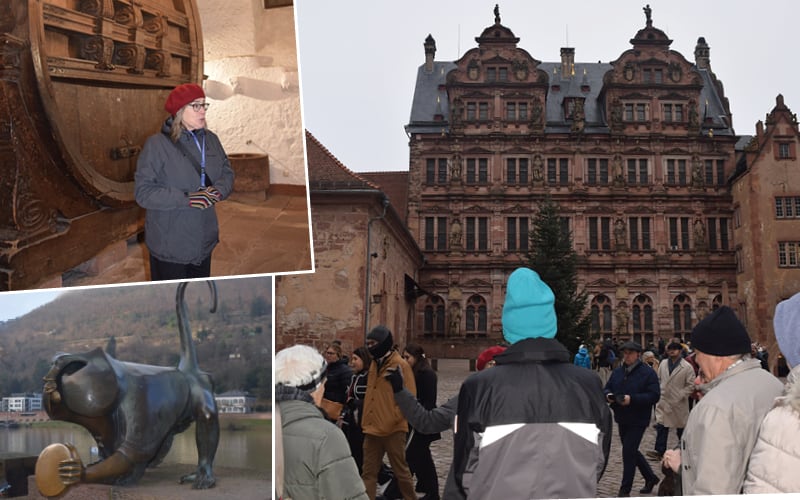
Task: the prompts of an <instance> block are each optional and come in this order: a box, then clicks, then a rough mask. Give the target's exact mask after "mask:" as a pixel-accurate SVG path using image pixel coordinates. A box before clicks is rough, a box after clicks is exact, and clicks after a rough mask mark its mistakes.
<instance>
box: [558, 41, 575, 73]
mask: <svg viewBox="0 0 800 500" xmlns="http://www.w3.org/2000/svg"><path fill="white" fill-rule="evenodd" d="M574 75H575V49H574V48H572V47H561V78H571V77H572V76H574Z"/></svg>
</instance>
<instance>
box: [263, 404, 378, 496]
mask: <svg viewBox="0 0 800 500" xmlns="http://www.w3.org/2000/svg"><path fill="white" fill-rule="evenodd" d="M278 405H279V407H280V412H281V424H282V425H281V426H282V430H283V433H282V441H283V491H284V497H285V498H291V499H292V500H317V499H319V500H324V499H329V500H330V499H335V500H350V499H357V500H366V499H367V498H368V497H367V493H366V491H365V490H364V483H363V482H362V481H361V477H360V476H359V475H358V468H357V467H356V462H355V460H353V457H352V455H350V446H349V445H348V444H347V439H345V437H344V433H342V431H341V430H339V428H338V427H336V426H335V425H334V424H332V423H331V422H328V421H327V420H325V419H324V418H323V417H322V412H321V411H320V409H319V408H317V407H315V406H314V405H313V404H311V403H307V402H305V401H281V402H279V403H278Z"/></svg>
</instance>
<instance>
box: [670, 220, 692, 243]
mask: <svg viewBox="0 0 800 500" xmlns="http://www.w3.org/2000/svg"><path fill="white" fill-rule="evenodd" d="M668 222H669V249H670V250H673V251H677V250H688V249H689V217H670V218H669V221H668Z"/></svg>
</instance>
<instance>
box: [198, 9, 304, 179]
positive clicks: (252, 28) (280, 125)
mask: <svg viewBox="0 0 800 500" xmlns="http://www.w3.org/2000/svg"><path fill="white" fill-rule="evenodd" d="M197 4H198V9H199V11H200V17H201V23H202V32H203V45H204V47H203V49H204V74H205V76H206V81H205V83H204V86H205V89H206V93H207V95H208V98H209V102H210V103H211V108H209V112H208V125H209V128H210V129H211V130H213V131H214V132H216V133H217V134H218V135H219V136H220V139H221V140H222V142H223V144H224V146H225V149H226V151H227V152H228V153H229V154H230V153H266V154H268V155H269V163H270V183H271V184H293V185H305V184H306V174H305V160H304V154H303V125H302V120H301V113H300V92H299V80H298V71H297V52H296V42H295V29H294V26H295V23H294V11H293V9H292V7H280V8H274V9H264V8H263V2H262V0H197Z"/></svg>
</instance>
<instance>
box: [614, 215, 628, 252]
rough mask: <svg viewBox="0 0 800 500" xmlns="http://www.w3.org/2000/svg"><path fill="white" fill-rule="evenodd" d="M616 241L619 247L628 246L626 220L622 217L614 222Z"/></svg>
mask: <svg viewBox="0 0 800 500" xmlns="http://www.w3.org/2000/svg"><path fill="white" fill-rule="evenodd" d="M614 243H615V244H616V246H617V248H618V249H620V248H626V246H627V245H626V241H625V221H623V220H622V219H617V220H616V221H615V222H614Z"/></svg>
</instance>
